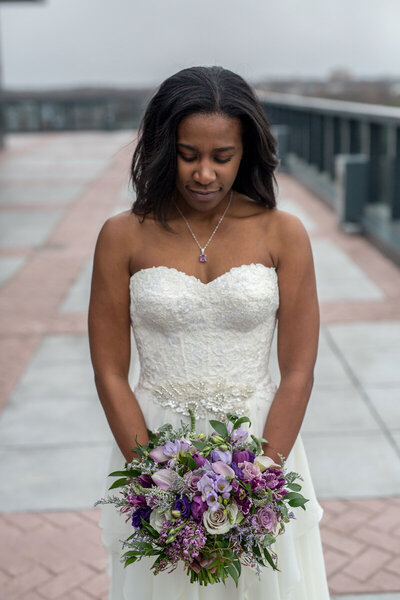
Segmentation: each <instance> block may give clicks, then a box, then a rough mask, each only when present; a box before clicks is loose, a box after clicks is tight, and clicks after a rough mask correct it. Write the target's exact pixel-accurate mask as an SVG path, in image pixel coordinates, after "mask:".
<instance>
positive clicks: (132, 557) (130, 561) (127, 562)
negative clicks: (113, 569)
mask: <svg viewBox="0 0 400 600" xmlns="http://www.w3.org/2000/svg"><path fill="white" fill-rule="evenodd" d="M136 561H137V557H136V556H131V558H128V560H126V561H125V564H124V568H125V567H127V566H128V565H130V564H132V563H134V562H136Z"/></svg>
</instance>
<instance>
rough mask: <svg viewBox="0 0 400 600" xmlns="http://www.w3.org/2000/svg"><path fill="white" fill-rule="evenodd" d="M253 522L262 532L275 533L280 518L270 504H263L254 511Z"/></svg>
mask: <svg viewBox="0 0 400 600" xmlns="http://www.w3.org/2000/svg"><path fill="white" fill-rule="evenodd" d="M251 522H252V524H253V525H254V527H255V528H256V530H257V531H259V532H260V533H263V532H265V531H268V532H269V533H274V531H275V529H276V526H277V524H278V519H277V516H276V514H275V512H274V511H273V510H272V508H269V506H262V507H261V508H259V509H258V510H257V511H256V512H255V513H254V515H253V517H252V520H251Z"/></svg>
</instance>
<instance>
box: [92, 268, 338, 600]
mask: <svg viewBox="0 0 400 600" xmlns="http://www.w3.org/2000/svg"><path fill="white" fill-rule="evenodd" d="M130 293H131V324H132V330H133V334H134V339H135V341H136V346H137V353H138V365H139V369H140V371H139V373H138V376H137V377H136V382H135V384H134V386H132V387H133V391H134V394H135V397H136V399H137V401H138V402H139V405H140V407H141V410H142V412H143V415H144V419H145V422H146V425H147V427H148V428H149V429H152V430H156V429H157V428H158V427H160V426H161V425H163V424H164V423H167V422H169V423H171V424H172V425H173V426H179V425H180V422H181V420H183V421H185V422H189V421H190V417H189V413H188V412H187V408H188V407H189V406H190V407H191V408H193V410H194V412H195V414H196V416H197V419H196V430H197V431H202V432H204V433H206V434H207V433H209V432H210V431H211V429H212V428H211V426H210V425H209V423H208V420H209V419H219V420H221V418H222V419H223V418H224V415H225V414H226V413H227V412H236V413H237V414H241V415H242V414H246V415H248V416H249V418H250V420H251V427H250V431H251V432H252V433H254V434H255V435H256V436H257V437H262V436H263V430H264V425H265V422H266V419H267V415H268V411H269V408H270V405H271V403H272V400H273V398H274V395H275V392H276V389H277V386H276V384H275V383H274V382H273V381H272V380H271V377H270V374H269V370H268V362H269V355H270V349H271V343H272V339H273V334H274V329H275V325H276V322H277V309H278V306H279V287H278V276H277V272H276V270H275V268H273V267H266V266H264V265H262V264H259V263H252V264H248V265H242V266H240V267H234V268H232V269H230V270H229V271H228V272H227V273H225V274H223V275H221V276H220V277H217V278H216V279H214V280H213V281H211V282H210V283H208V284H204V283H202V282H201V281H200V280H199V279H197V278H196V277H194V276H192V275H187V274H186V273H183V272H182V271H178V270H177V269H174V268H170V267H164V266H159V267H150V268H148V269H142V270H140V271H138V272H137V273H135V274H134V275H133V276H132V277H131V279H130ZM134 351H136V348H134ZM133 377H135V376H133ZM131 385H132V382H131ZM288 418H290V415H288ZM245 427H246V428H247V427H248V425H247V424H246V425H245ZM133 445H134V444H132V447H133ZM124 463H125V460H124V458H123V456H122V454H121V452H120V450H119V448H118V446H117V445H116V443H115V444H114V447H113V449H112V454H111V459H110V464H109V467H108V468H109V470H108V471H107V474H108V473H110V472H111V471H114V470H119V469H121V468H122V467H123V466H124ZM287 466H288V468H289V470H294V471H297V472H298V473H300V474H301V475H302V476H303V479H304V481H303V489H302V493H303V494H304V495H305V496H306V497H307V498H309V499H310V501H309V502H308V503H307V505H306V508H307V510H306V511H303V510H302V509H300V508H299V509H296V520H293V521H291V522H290V523H289V524H288V525H287V526H286V531H285V533H284V534H283V535H281V536H280V537H279V538H278V540H277V542H276V544H275V550H276V552H277V554H278V557H279V563H278V566H279V569H280V571H279V572H274V571H272V569H271V568H269V567H268V568H265V569H262V574H261V579H259V577H258V576H257V575H256V573H255V572H254V570H253V569H251V568H250V567H243V568H242V574H241V577H240V578H239V584H238V588H236V586H235V584H234V581H233V580H232V579H230V578H229V579H228V580H226V584H225V586H224V584H223V583H218V584H214V585H208V586H206V587H205V586H200V585H199V584H198V583H195V584H191V583H190V579H189V577H188V575H187V574H186V572H185V571H184V569H183V566H182V565H181V563H180V564H179V565H178V567H177V568H176V570H175V571H173V572H172V573H168V572H167V571H163V572H162V573H160V574H158V575H153V572H152V571H150V566H151V565H152V564H153V562H154V560H155V558H156V557H146V558H143V559H142V560H141V561H138V562H136V563H133V564H131V565H129V566H128V567H126V568H124V566H123V564H121V563H120V556H121V542H120V540H123V539H126V538H127V537H128V536H129V535H130V534H131V533H132V531H133V530H132V528H131V526H130V524H129V522H128V523H125V517H123V516H121V515H120V514H119V513H118V512H117V510H116V509H115V507H114V506H112V505H104V506H102V516H101V521H100V525H101V527H102V528H103V532H102V533H103V543H104V545H105V547H106V548H107V550H108V552H109V563H108V570H109V572H110V574H111V588H110V595H109V600H217V599H218V600H327V599H329V593H328V587H327V581H326V574H325V565H324V559H323V554H322V547H321V539H320V532H319V521H320V519H321V516H322V508H321V506H320V505H319V503H318V502H317V499H316V497H315V493H314V488H313V484H312V480H311V476H310V472H309V467H308V463H307V458H306V455H305V452H304V448H303V443H302V440H301V437H300V435H299V436H298V437H297V440H296V442H295V444H294V446H293V448H292V451H291V453H290V455H289V457H288V461H287ZM112 481H114V479H109V480H107V482H106V487H105V493H104V495H107V494H108V493H113V492H108V486H109V485H110V484H111V482H112Z"/></svg>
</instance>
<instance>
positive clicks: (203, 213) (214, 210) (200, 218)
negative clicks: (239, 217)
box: [174, 191, 234, 225]
mask: <svg viewBox="0 0 400 600" xmlns="http://www.w3.org/2000/svg"><path fill="white" fill-rule="evenodd" d="M233 196H234V194H233V191H232V201H231V205H232V202H233ZM230 197H231V192H229V193H228V194H227V195H226V196H225V198H223V199H222V200H221V201H220V202H219V203H218V204H217V205H216V206H213V207H211V208H205V209H204V210H197V209H196V208H193V207H192V206H190V204H188V203H187V202H185V200H184V199H183V198H182V197H181V196H180V195H179V196H178V197H177V198H176V201H175V203H176V205H177V206H178V207H179V208H180V210H181V211H182V213H183V214H184V216H185V217H186V218H187V219H188V220H189V221H190V223H198V224H200V225H201V224H203V225H208V224H211V223H215V221H216V220H217V219H218V218H219V217H220V216H221V215H222V214H223V212H224V210H225V209H226V207H227V206H228V203H229V200H230ZM174 209H175V215H178V216H179V218H181V215H180V214H179V211H177V210H176V207H175V206H174Z"/></svg>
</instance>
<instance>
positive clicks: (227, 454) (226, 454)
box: [210, 450, 232, 465]
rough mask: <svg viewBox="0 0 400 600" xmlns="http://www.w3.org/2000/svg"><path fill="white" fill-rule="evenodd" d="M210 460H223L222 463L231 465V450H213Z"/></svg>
mask: <svg viewBox="0 0 400 600" xmlns="http://www.w3.org/2000/svg"><path fill="white" fill-rule="evenodd" d="M210 458H211V462H216V461H217V460H222V462H224V463H226V464H227V465H230V464H231V462H232V452H231V451H230V450H226V451H224V450H211V453H210Z"/></svg>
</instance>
